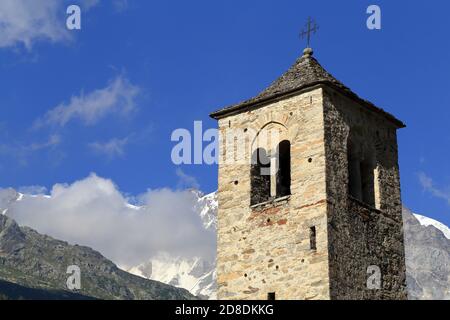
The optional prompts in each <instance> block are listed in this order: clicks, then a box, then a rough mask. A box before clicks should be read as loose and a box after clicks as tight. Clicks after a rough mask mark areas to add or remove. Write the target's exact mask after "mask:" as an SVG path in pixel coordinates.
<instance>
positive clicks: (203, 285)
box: [127, 190, 218, 299]
mask: <svg viewBox="0 0 450 320" xmlns="http://www.w3.org/2000/svg"><path fill="white" fill-rule="evenodd" d="M191 192H192V194H193V195H194V196H195V197H196V199H197V202H196V205H195V206H196V208H195V210H196V211H197V212H198V213H199V215H200V217H201V219H202V221H203V225H204V227H205V229H210V230H213V231H215V230H216V228H217V206H218V203H217V194H216V193H211V194H207V195H204V194H203V193H201V192H200V191H198V190H191ZM127 271H128V272H130V273H133V274H135V275H138V276H141V277H144V278H147V279H152V280H157V281H160V282H163V283H167V284H170V285H173V286H176V287H181V288H184V289H187V290H189V291H190V292H191V293H192V294H194V295H196V296H199V297H202V298H206V299H216V297H217V295H216V290H217V284H216V262H215V261H208V260H207V259H204V258H202V257H196V258H191V259H186V258H180V257H173V256H170V255H168V254H164V253H162V254H160V255H158V256H157V257H153V258H152V259H150V260H149V261H148V262H145V263H143V264H140V265H138V266H135V267H133V268H131V269H128V270H127Z"/></svg>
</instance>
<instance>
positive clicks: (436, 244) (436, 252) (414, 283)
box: [403, 208, 450, 300]
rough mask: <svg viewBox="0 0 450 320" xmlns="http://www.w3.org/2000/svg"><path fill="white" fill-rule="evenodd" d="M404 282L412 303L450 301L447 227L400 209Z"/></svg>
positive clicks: (449, 242) (449, 247) (449, 257)
mask: <svg viewBox="0 0 450 320" xmlns="http://www.w3.org/2000/svg"><path fill="white" fill-rule="evenodd" d="M403 221H404V233H405V257H406V279H407V285H408V298H409V299H411V300H429V299H432V300H450V239H449V238H448V236H447V235H446V234H448V227H446V226H445V225H443V224H442V223H440V222H437V221H435V220H433V219H430V218H427V217H424V216H422V215H415V214H413V213H412V212H411V211H410V210H408V209H406V208H404V210H403Z"/></svg>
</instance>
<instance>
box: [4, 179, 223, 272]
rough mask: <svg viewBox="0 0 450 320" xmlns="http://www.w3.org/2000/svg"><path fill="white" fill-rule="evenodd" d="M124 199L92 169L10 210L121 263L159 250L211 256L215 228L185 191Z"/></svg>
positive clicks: (35, 225)
mask: <svg viewBox="0 0 450 320" xmlns="http://www.w3.org/2000/svg"><path fill="white" fill-rule="evenodd" d="M135 199H136V201H137V202H138V204H139V205H140V206H142V207H140V209H138V207H135V206H132V205H130V204H128V201H127V200H128V199H127V198H126V197H125V196H124V195H123V194H122V193H121V192H120V191H119V190H118V189H117V187H116V186H115V185H114V183H113V182H112V181H111V180H108V179H103V178H101V177H98V176H97V175H95V174H91V175H90V176H89V177H87V178H85V179H83V180H80V181H77V182H75V183H73V184H70V185H67V184H57V185H55V186H53V188H52V190H51V191H50V197H42V196H41V197H24V198H23V199H22V200H21V201H17V202H15V203H13V204H12V205H11V207H10V209H9V210H8V215H9V216H11V217H12V218H14V219H15V220H16V221H17V222H18V223H19V224H21V225H26V226H30V227H32V228H34V229H36V230H37V231H38V232H40V233H44V234H48V235H50V236H52V237H55V238H57V239H63V240H66V241H68V242H70V243H73V244H80V245H87V246H89V247H92V248H94V249H96V250H99V251H100V252H101V253H102V254H104V255H105V256H106V257H108V258H110V259H111V260H112V261H114V262H115V263H117V264H118V265H120V266H121V267H131V266H134V265H137V264H139V263H142V262H145V261H147V260H148V259H150V258H152V257H154V256H156V255H158V254H159V253H161V252H165V253H168V254H170V255H174V256H181V257H186V258H192V257H196V256H201V257H207V258H210V257H213V256H214V252H215V234H214V233H213V232H211V231H207V230H205V229H204V227H203V223H202V221H201V218H200V216H199V213H198V212H197V211H196V209H195V208H196V206H195V204H196V203H197V198H196V197H195V196H194V194H193V193H191V192H189V191H174V190H169V189H160V190H149V191H147V192H145V193H143V194H141V195H139V196H137V197H135Z"/></svg>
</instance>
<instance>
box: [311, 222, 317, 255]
mask: <svg viewBox="0 0 450 320" xmlns="http://www.w3.org/2000/svg"><path fill="white" fill-rule="evenodd" d="M309 246H310V249H311V250H317V239H316V227H311V228H309Z"/></svg>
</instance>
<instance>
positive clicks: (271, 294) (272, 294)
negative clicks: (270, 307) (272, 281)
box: [267, 292, 275, 301]
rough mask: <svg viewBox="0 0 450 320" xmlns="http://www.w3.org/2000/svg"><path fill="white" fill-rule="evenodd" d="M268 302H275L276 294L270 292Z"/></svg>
mask: <svg viewBox="0 0 450 320" xmlns="http://www.w3.org/2000/svg"><path fill="white" fill-rule="evenodd" d="M267 300H269V301H274V300H275V292H269V293H268V294H267Z"/></svg>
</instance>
